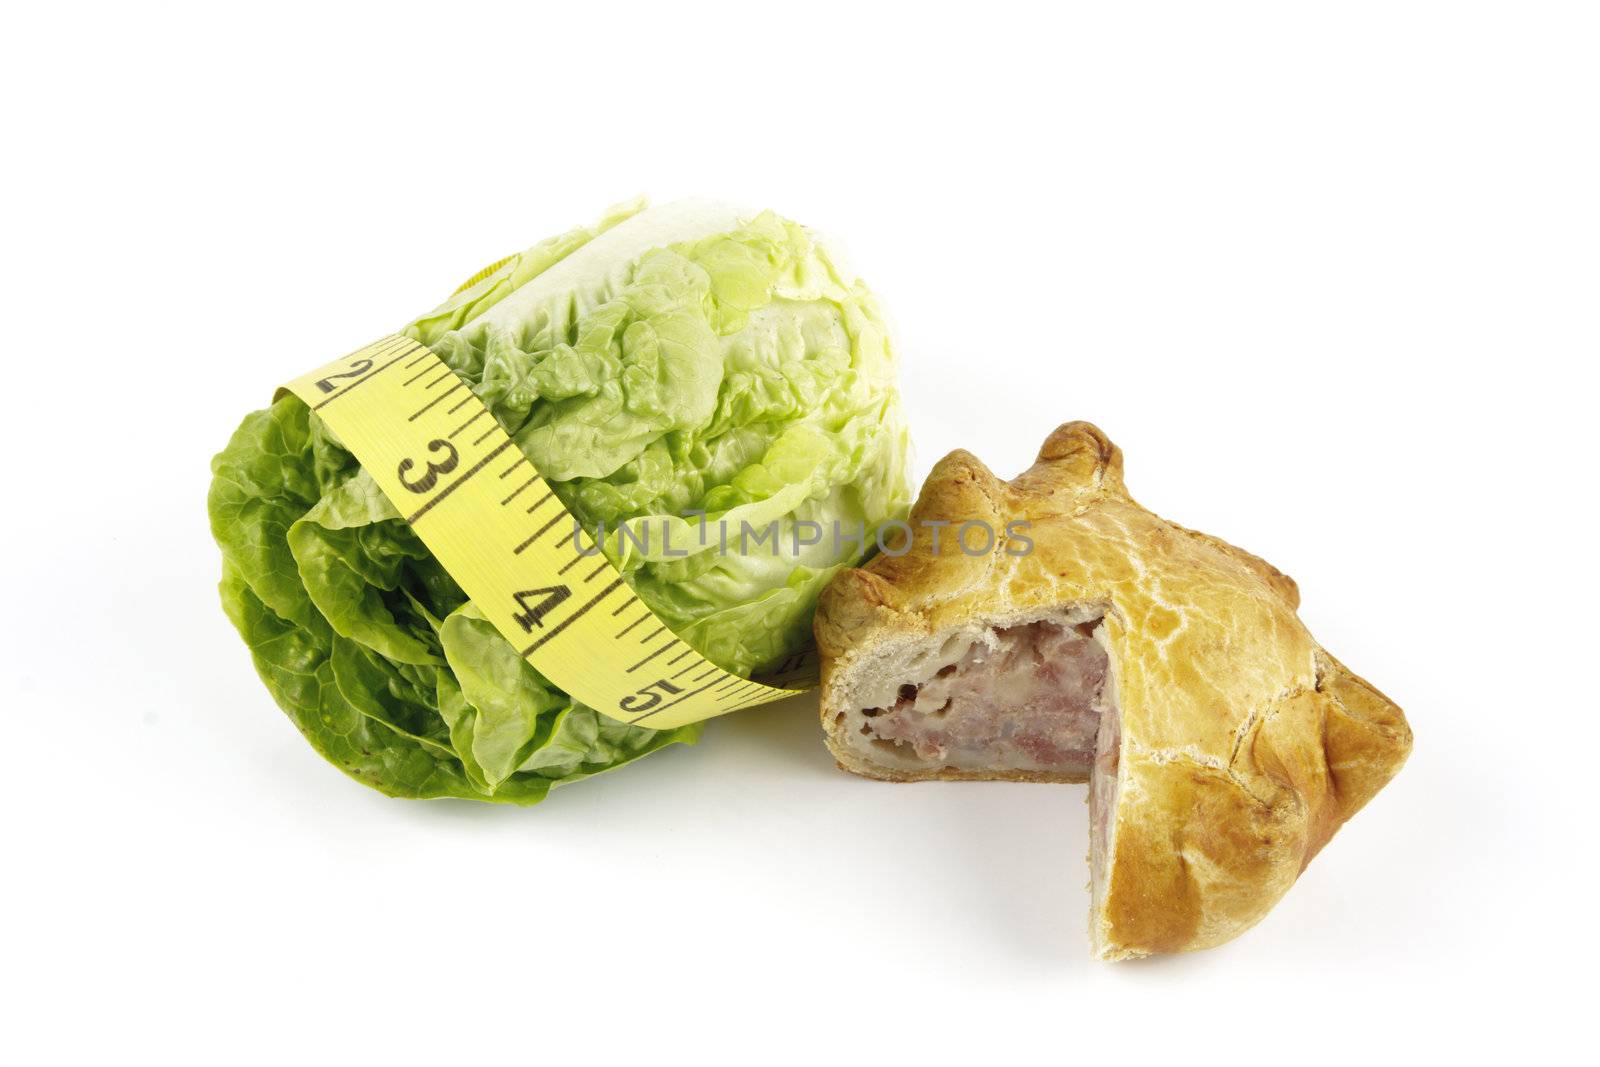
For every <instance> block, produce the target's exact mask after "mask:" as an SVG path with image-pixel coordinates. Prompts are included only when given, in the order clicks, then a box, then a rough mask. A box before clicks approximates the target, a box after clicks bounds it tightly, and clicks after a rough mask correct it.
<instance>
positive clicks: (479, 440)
mask: <svg viewBox="0 0 1600 1067" xmlns="http://www.w3.org/2000/svg"><path fill="white" fill-rule="evenodd" d="M499 428H500V425H499V424H498V423H496V424H495V425H493V426H491V427H489V428H488V429H487V430H485V431H483V432H482V433H480V434H479V435H478V436H477V437H476V438H474V439H473V441H472V443H473V444H474V445H481V444H483V443H484V442H485V441H487V440H488V439H489V438H491V437H493V436H494V432H495V431H496V430H498V429H499ZM510 443H511V441H510V440H509V439H508V440H507V441H506V444H508V445H509V444H510Z"/></svg>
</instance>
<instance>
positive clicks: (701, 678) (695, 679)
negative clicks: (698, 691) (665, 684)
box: [689, 664, 723, 684]
mask: <svg viewBox="0 0 1600 1067" xmlns="http://www.w3.org/2000/svg"><path fill="white" fill-rule="evenodd" d="M722 673H723V670H722V668H721V667H718V666H717V665H716V664H712V665H711V669H710V670H709V671H706V672H705V673H704V674H697V675H695V676H694V677H693V678H690V679H689V681H690V682H691V683H693V682H700V681H704V680H705V679H707V678H709V677H711V676H712V675H713V674H722ZM713 684H715V683H713Z"/></svg>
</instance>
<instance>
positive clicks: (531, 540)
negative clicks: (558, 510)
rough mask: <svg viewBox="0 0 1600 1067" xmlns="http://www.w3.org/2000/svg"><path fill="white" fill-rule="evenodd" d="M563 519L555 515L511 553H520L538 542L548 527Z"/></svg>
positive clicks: (562, 516)
mask: <svg viewBox="0 0 1600 1067" xmlns="http://www.w3.org/2000/svg"><path fill="white" fill-rule="evenodd" d="M564 518H566V516H565V515H557V516H556V517H555V518H553V519H551V520H550V521H549V522H547V523H545V524H544V525H543V526H541V527H539V528H538V529H537V530H535V531H534V532H533V536H532V537H530V538H528V539H527V540H526V541H524V542H522V544H520V545H518V546H517V547H516V548H514V549H512V551H513V552H521V551H522V550H523V549H525V548H527V547H528V546H529V545H531V544H533V543H534V542H535V541H537V540H539V538H541V537H543V536H544V535H545V534H546V533H548V532H549V530H550V527H552V526H554V525H555V524H556V523H558V522H560V521H561V520H562V519H564Z"/></svg>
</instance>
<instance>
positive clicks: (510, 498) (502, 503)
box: [500, 474, 539, 507]
mask: <svg viewBox="0 0 1600 1067" xmlns="http://www.w3.org/2000/svg"><path fill="white" fill-rule="evenodd" d="M501 477H502V478H503V477H505V475H501ZM538 480H539V476H538V475H537V474H535V475H534V476H533V477H532V478H529V479H528V480H527V481H525V482H523V483H522V484H521V485H519V486H517V487H516V488H515V489H513V490H511V495H510V496H508V497H506V498H505V499H504V500H502V501H500V506H501V507H505V506H506V505H507V504H509V503H511V502H512V501H513V500H515V499H517V497H518V496H520V495H522V491H523V490H524V489H526V488H528V486H530V485H532V484H533V483H534V482H537V481H538Z"/></svg>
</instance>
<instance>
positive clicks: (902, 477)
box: [208, 202, 910, 804]
mask: <svg viewBox="0 0 1600 1067" xmlns="http://www.w3.org/2000/svg"><path fill="white" fill-rule="evenodd" d="M403 332H404V333H405V334H406V335H408V336H409V337H411V338H413V339H414V340H417V341H420V342H422V343H423V344H426V345H428V346H429V347H430V348H431V349H432V350H433V351H434V352H436V353H437V354H438V355H439V356H440V357H441V358H442V359H443V360H444V361H445V362H446V363H448V364H449V365H450V367H451V368H452V369H453V370H454V371H455V373H456V374H457V375H459V376H460V377H461V378H462V380H463V381H465V382H466V383H467V384H468V385H469V387H470V388H471V389H472V390H473V392H474V393H476V394H477V396H478V397H479V398H480V399H481V400H482V401H483V402H484V404H485V405H487V407H488V408H489V410H490V412H492V413H493V415H494V417H495V418H496V419H497V420H499V423H500V425H501V426H502V427H503V428H504V429H505V430H506V432H507V433H508V434H509V435H510V436H511V437H512V439H513V440H514V441H515V442H516V443H517V445H518V447H520V448H521V449H522V451H523V452H524V453H525V454H526V455H527V456H528V458H529V459H530V460H532V462H533V463H534V465H535V466H536V467H537V468H538V470H539V471H540V473H541V474H542V475H543V476H544V477H545V478H546V479H547V480H548V481H549V482H550V484H551V486H552V488H553V489H554V490H555V492H556V494H557V495H558V496H559V497H560V499H561V500H562V502H563V503H564V504H565V505H566V506H567V508H568V509H569V510H570V511H571V512H572V513H573V515H574V516H575V517H576V518H577V520H578V521H579V522H580V523H581V524H582V525H583V526H584V527H585V528H586V529H587V530H589V531H590V533H591V534H595V535H600V534H602V533H603V534H604V540H603V545H604V548H605V551H606V553H607V555H608V556H609V557H610V558H611V560H612V562H613V563H615V564H617V566H618V567H619V568H620V569H621V571H622V573H623V576H624V578H625V579H626V580H627V582H628V584H629V585H630V586H632V587H633V589H634V590H635V592H637V593H638V595H639V596H640V597H641V598H642V599H643V600H644V601H645V602H646V603H647V604H649V606H650V607H651V608H652V609H653V610H654V611H655V612H656V614H657V615H659V616H660V617H661V619H662V620H663V621H664V622H665V623H666V624H667V625H668V626H669V627H671V629H672V630H673V631H674V632H675V633H676V634H677V635H678V636H679V637H681V638H682V639H683V640H684V641H685V642H687V643H688V644H690V645H692V646H694V647H695V648H696V649H697V650H699V651H700V652H701V653H702V654H703V655H705V656H706V657H707V658H709V659H710V660H712V661H713V662H715V663H717V664H719V665H720V666H722V667H724V668H726V669H728V670H730V671H734V672H736V673H739V674H742V675H746V676H749V675H752V674H759V673H760V672H762V671H764V670H766V669H769V668H771V667H772V666H773V665H774V664H776V663H777V662H778V661H780V660H782V659H783V658H785V657H786V656H788V655H791V654H793V653H794V652H796V651H798V650H800V649H802V648H803V647H805V645H806V644H807V643H808V641H809V636H810V623H811V615H812V611H813V609H814V606H815V602H816V598H817V594H818V593H819V592H820V591H821V589H822V587H823V586H824V585H825V584H827V581H828V579H829V578H830V577H831V576H832V575H833V574H834V573H835V572H836V571H837V570H839V569H840V568H841V567H845V566H849V565H852V564H854V563H856V562H858V561H859V559H860V558H861V556H862V555H863V554H864V550H865V549H866V548H868V547H870V546H871V544H872V543H873V538H874V535H875V532H876V530H877V529H878V527H879V526H881V525H882V524H883V523H884V522H887V521H889V520H893V519H898V518H900V517H901V516H902V515H903V514H904V512H905V509H906V506H907V503H908V501H909V495H910V487H909V479H908V476H909V471H908V444H907V434H906V430H905V425H904V420H903V418H902V416H901V411H900V405H899V398H898V396H897V393H896V390H895V365H894V362H895V361H894V356H893V353H892V350H891V348H890V343H889V337H888V334H887V331H886V330H885V328H884V324H883V320H882V317H881V316H880V313H879V310H878V306H877V303H876V301H875V300H874V298H873V296H872V294H871V293H870V292H869V291H868V290H867V289H866V287H865V286H864V285H862V284H861V283H860V282H859V281H857V280H855V279H854V278H853V277H852V276H851V275H850V274H849V273H847V272H846V271H845V270H844V269H843V268H842V267H841V265H840V263H839V262H838V261H837V260H836V259H835V258H834V257H833V256H831V255H830V254H829V252H828V250H827V248H826V247H825V246H824V245H823V244H822V243H820V242H819V240H818V239H817V238H816V236H814V235H813V234H812V233H810V232H809V231H807V230H806V229H804V228H802V227H801V226H798V225H796V224H795V223H793V222H789V221H787V220H785V219H782V218H779V217H778V216H776V215H773V214H771V213H765V214H758V215H751V214H748V213H743V212H740V211H738V210H735V209H733V208H729V207H725V206H722V205H718V204H707V203H700V202H684V203H676V204H667V205H663V206H661V207H655V208H648V209H647V208H645V207H644V205H643V204H642V202H641V203H632V204H628V205H624V206H622V207H620V208H616V209H613V210H612V212H611V213H610V214H609V215H608V216H607V217H606V218H604V219H602V220H601V221H600V222H599V223H598V224H596V225H595V226H593V227H590V228H586V229H579V230H574V231H572V232H570V233H566V234H563V235H561V236H559V237H555V238H552V239H550V240H547V241H544V242H542V243H540V244H537V245H535V246H533V247H532V248H530V249H528V250H527V251H525V252H523V253H521V254H520V255H515V256H512V257H510V258H509V259H507V260H505V261H503V262H502V263H500V264H497V265H496V266H495V267H494V268H493V269H491V270H489V271H486V272H483V273H482V274H481V276H479V277H478V278H476V279H474V281H473V282H472V283H471V284H469V285H468V286H465V287H463V288H462V289H461V290H459V291H458V292H457V293H456V294H455V295H453V296H452V297H451V298H450V299H449V300H447V301H445V302H444V303H443V304H441V305H440V306H439V307H437V308H435V309H434V310H432V311H430V312H429V313H427V314H426V315H423V316H422V317H421V318H419V319H417V320H416V321H415V322H413V323H411V324H410V325H409V326H407V327H406V328H405V330H404V331H403ZM326 358H327V354H326V353H319V352H316V351H307V352H306V353H305V358H304V360H303V363H304V364H305V365H306V366H311V365H315V364H316V363H319V362H321V361H323V360H325V359H326ZM284 369H285V372H286V376H287V373H288V372H294V371H299V370H301V369H303V368H301V367H300V366H294V367H285V368H284ZM211 466H212V474H213V480H212V483H211V491H210V497H209V501H208V503H209V512H210V520H211V530H212V533H213V535H214V536H215V538H216V541H217V544H218V545H219V546H220V547H221V549H222V556H223V565H222V583H221V592H222V602H223V606H224V608H225V609H226V611H227V613H228V616H229V617H230V618H231V619H232V621H233V623H234V625H235V626H236V627H237V628H238V630H239V633H240V634H241V635H242V636H243V637H244V640H245V643H246V644H247V645H248V646H249V648H250V653H251V655H252V657H253V659H254V661H255V665H256V668H257V670H258V672H259V673H260V675H261V678H262V680H263V681H264V682H265V683H266V685H267V688H268V689H269V690H270V691H271V692H272V695H273V697H274V698H275V699H276V700H277V702H278V704H279V705H280V706H281V707H282V708H283V710H284V711H285V712H286V713H287V714H288V715H289V717H290V719H291V720H293V722H294V723H295V725H296V726H297V727H298V728H299V729H300V731H301V733H302V734H304V735H305V737H306V739H307V740H308V741H310V742H311V744H312V746H313V747H314V748H316V750H317V751H318V752H320V753H322V755H323V756H324V757H326V758H327V759H328V760H329V761H330V762H332V763H333V764H335V765H336V766H338V767H339V768H340V769H342V770H344V771H345V772H346V773H348V774H349V775H351V776H352V777H354V778H356V779H358V780H359V781H362V782H365V783H366V784H368V785H370V786H372V787H374V788H376V789H379V790H381V791H383V792H385V793H388V794H391V795H395V796H407V797H436V796H453V797H466V798H471V799H476V800H493V801H505V802H511V803H518V804H530V803H535V802H537V801H539V800H541V799H542V798H543V797H544V796H545V794H546V793H547V792H548V791H549V790H550V787H551V786H553V785H557V784H560V783H563V782H569V781H574V780H576V779H579V778H583V777H586V776H588V775H591V774H596V773H598V772H600V771H604V770H609V769H610V768H612V767H616V766H620V765H621V764H624V763H627V762H629V761H630V760H633V759H637V758H638V757H640V756H643V755H645V754H647V753H649V752H653V751H655V750H656V749H658V748H661V747H663V746H665V745H668V744H671V743H673V742H676V741H693V740H695V739H696V737H697V736H698V733H699V729H700V724H693V725H690V726H684V727H678V728H675V729H670V730H651V729H647V728H645V727H642V726H630V725H627V724H624V723H621V722H618V721H616V720H613V719H610V718H607V717H606V716H604V715H601V714H600V713H598V712H596V711H595V710H593V709H592V708H589V707H586V706H585V705H583V704H581V703H579V702H578V701H577V700H575V699H574V698H573V697H572V696H571V695H569V694H567V693H564V692H562V691H561V690H559V689H556V688H555V687H554V686H552V685H551V684H550V683H549V682H548V681H546V680H545V679H544V678H543V677H541V676H540V674H539V672H538V671H536V670H534V668H533V667H532V666H530V665H529V664H528V663H527V662H525V661H524V660H522V659H521V658H520V657H519V655H518V654H517V651H516V650H515V649H513V648H512V647H511V645H510V644H508V643H507V642H506V641H505V640H504V639H503V638H502V637H501V636H500V634H499V633H498V632H497V631H496V630H495V628H494V627H493V626H492V625H490V624H489V623H488V622H487V621H486V620H485V619H484V618H483V616H482V615H481V614H480V613H479V612H478V611H477V609H476V608H475V607H474V606H473V604H472V603H471V602H470V601H469V600H468V599H467V598H466V596H465V595H464V594H463V593H462V592H461V590H460V588H459V587H458V586H457V585H456V583H455V582H454V581H453V580H452V579H451V577H450V575H449V574H447V573H446V572H445V571H444V569H443V568H442V567H441V566H440V565H439V564H438V562H437V561H435V560H434V559H433V557H432V556H431V555H430V553H429V552H428V550H427V548H426V547H425V546H424V545H423V543H422V542H421V540H419V539H418V538H417V536H416V535H415V533H413V531H412V530H411V529H410V527H409V526H408V525H407V524H406V522H405V521H404V520H403V519H402V518H401V517H400V516H399V514H398V513H397V512H396V510H395V509H394V507H393V506H392V505H391V504H390V503H389V501H388V499H387V498H386V497H385V496H384V495H383V494H382V493H381V492H380V491H379V490H378V488H377V486H376V485H375V484H374V482H373V481H372V479H371V478H370V477H369V476H368V475H367V474H366V472H364V471H363V470H362V469H361V466H360V464H359V463H357V462H356V460H355V458H354V457H353V456H352V455H351V454H350V453H349V452H347V451H346V450H345V449H344V448H343V447H341V446H340V444H339V442H338V440H337V439H336V438H335V437H334V435H333V434H332V433H331V432H330V431H329V429H328V428H327V427H326V426H325V425H324V424H323V423H322V421H321V420H320V418H318V416H316V415H315V414H313V413H312V412H311V411H310V410H308V409H307V407H306V406H305V404H303V403H302V402H301V401H300V400H299V399H297V398H295V397H293V396H284V397H282V398H281V399H279V400H278V401H276V402H275V403H274V404H273V405H272V406H271V407H269V408H266V409H265V410H262V411H256V412H252V413H251V414H250V415H248V416H246V417H245V419H244V421H243V422H242V423H241V424H240V426H239V428H238V430H237V431H236V432H235V433H234V435H233V438H232V440H230V441H229V442H228V445H227V447H226V448H225V449H223V451H222V452H221V453H220V454H218V455H217V456H216V458H215V459H214V460H213V461H212V465H211ZM702 515H703V516H704V517H703V518H702V517H700V516H702ZM709 523H717V524H718V528H720V529H731V530H734V531H738V530H740V529H742V524H744V523H748V524H749V525H750V527H751V528H752V529H767V528H770V527H771V524H773V523H776V524H777V529H778V531H779V536H778V537H777V538H776V540H775V541H772V540H768V541H766V542H764V543H762V544H760V545H758V546H756V547H750V546H746V549H747V550H746V551H742V552H741V551H738V547H739V546H738V544H737V539H734V540H735V543H734V544H732V545H730V546H726V547H725V546H724V544H723V539H721V538H718V537H706V536H704V531H705V529H707V528H708V527H707V525H706V524H709ZM805 524H816V527H807V535H806V536H799V535H798V534H797V532H796V531H798V530H799V529H800V528H801V527H802V526H804V525H805ZM835 524H837V527H836V526H835ZM640 526H642V527H643V528H645V529H650V528H654V529H656V530H657V531H658V535H657V537H656V538H655V540H654V541H653V542H652V541H650V539H649V538H648V536H646V537H645V538H644V539H643V540H644V543H643V544H641V543H640V541H641V539H640V538H639V537H637V536H634V537H624V536H621V533H622V532H623V531H624V530H626V529H629V528H638V527H640ZM818 527H820V528H822V529H825V530H827V531H828V535H827V536H824V537H822V538H821V539H820V541H816V542H815V543H811V542H812V541H813V540H814V534H813V532H814V530H815V529H816V528H818ZM836 528H840V529H842V530H843V531H844V533H845V536H844V537H842V538H840V537H834V536H833V531H834V529H836ZM696 530H699V531H700V534H699V536H697V535H696V532H695V531H696ZM862 531H864V533H865V536H864V537H861V538H859V539H855V535H856V534H857V533H859V532H862ZM659 532H665V533H667V534H669V535H671V536H670V537H669V538H664V537H662V536H660V533H659ZM668 546H670V549H669V548H668Z"/></svg>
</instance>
